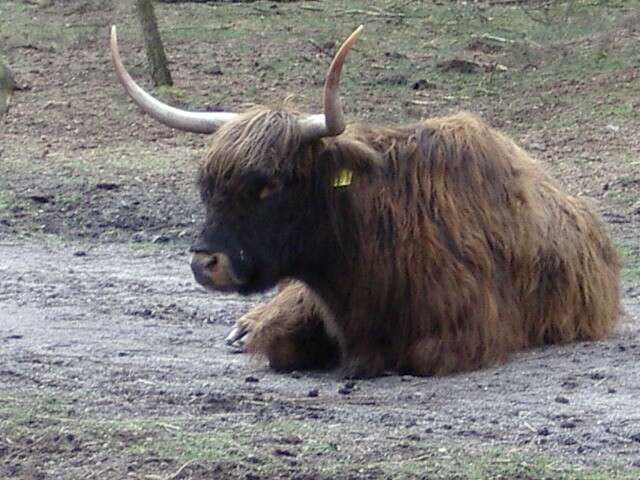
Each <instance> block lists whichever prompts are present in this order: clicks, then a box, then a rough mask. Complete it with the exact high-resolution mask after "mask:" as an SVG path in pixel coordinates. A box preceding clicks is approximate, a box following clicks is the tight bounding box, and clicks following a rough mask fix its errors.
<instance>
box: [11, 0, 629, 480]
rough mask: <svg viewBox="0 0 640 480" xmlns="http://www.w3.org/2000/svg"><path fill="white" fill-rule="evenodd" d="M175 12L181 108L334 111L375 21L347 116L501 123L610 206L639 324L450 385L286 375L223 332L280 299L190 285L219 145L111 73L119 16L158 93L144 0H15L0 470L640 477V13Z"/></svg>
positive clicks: (350, 84) (139, 65)
mask: <svg viewBox="0 0 640 480" xmlns="http://www.w3.org/2000/svg"><path fill="white" fill-rule="evenodd" d="M44 3H46V2H44ZM501 4H502V5H501ZM157 10H158V17H159V21H160V26H161V30H162V32H163V37H164V39H165V44H166V46H167V50H168V54H169V58H170V59H171V68H172V71H173V74H174V79H175V80H176V86H175V87H173V88H165V89H155V90H154V93H155V94H156V95H158V96H160V97H162V98H164V99H165V100H166V101H169V102H171V103H173V104H177V105H179V106H185V107H188V108H207V109H213V108H224V109H234V108H240V106H241V105H242V104H243V103H245V102H275V103H277V102H278V101H279V100H281V99H283V98H284V97H286V96H287V94H290V93H294V94H296V95H297V97H296V104H297V105H299V106H300V108H303V109H309V110H313V109H316V108H317V107H318V98H317V97H318V96H319V92H320V85H321V79H322V76H323V74H324V70H325V69H326V67H327V65H328V62H329V60H330V56H331V53H332V50H333V48H334V46H335V44H334V42H335V40H336V39H339V38H344V37H345V36H346V35H347V34H348V33H349V32H350V31H351V30H352V29H353V27H354V26H355V25H357V24H359V23H364V24H365V25H366V30H365V31H366V34H365V35H363V38H362V42H359V44H358V46H357V47H356V49H355V51H354V52H353V53H354V54H353V55H352V56H351V58H350V59H349V64H348V66H347V67H345V81H344V84H343V87H344V88H343V92H344V96H345V97H346V98H349V99H350V102H349V103H348V104H347V108H348V115H349V117H350V118H354V119H358V120H360V121H367V122H379V123H396V122H401V121H414V120H418V119H419V118H421V117H425V116H428V115H433V114H441V113H447V112H450V111H456V110H459V109H467V110H472V111H475V112H477V113H479V114H481V115H482V116H483V117H484V118H485V119H487V120H488V121H489V122H490V123H492V124H493V125H495V126H496V127H499V128H502V129H504V130H506V131H507V132H509V133H510V134H511V135H513V136H514V137H515V138H517V139H518V141H519V142H520V143H522V144H523V145H524V146H525V147H526V148H527V149H528V150H530V151H531V152H532V153H533V154H534V155H535V156H536V157H537V158H539V159H540V160H541V161H542V162H544V164H545V165H546V166H547V167H548V169H549V170H550V171H551V172H552V174H553V175H555V176H556V177H558V178H559V179H560V180H561V182H562V184H563V186H564V187H565V188H567V189H568V190H569V191H571V192H572V193H575V194H579V195H582V196H586V197H589V198H590V199H591V200H592V201H593V202H594V204H595V205H596V208H597V209H598V210H599V211H600V212H601V214H602V215H603V218H604V219H605V221H606V222H607V223H608V226H609V228H610V231H611V233H612V236H613V239H614V242H615V244H616V246H617V247H618V249H619V251H620V254H621V256H622V257H623V261H624V264H625V267H624V272H623V286H624V288H623V291H624V304H625V307H626V310H627V314H626V316H625V317H624V319H623V321H622V322H621V324H620V326H619V327H618V329H617V330H616V332H615V334H614V336H613V337H612V338H611V339H608V340H607V341H603V342H596V343H580V344H575V345H567V346H562V347H557V346H554V347H547V348H542V349H537V350H534V351H530V352H524V353H521V354H519V355H516V356H514V357H513V358H512V359H511V360H510V361H509V362H507V363H505V364H503V365H497V366H495V367H493V368H490V369H485V370H482V371H478V372H473V373H469V374H463V375H455V376H450V377H445V378H414V377H398V376H388V377H383V378H378V379H373V380H366V381H364V380H360V381H355V382H352V381H346V380H344V379H342V378H340V376H339V375H338V374H335V373H331V372H329V373H319V372H296V373H294V374H286V375H285V374H277V373H273V372H271V371H270V370H269V369H268V368H267V366H266V365H264V363H262V362H261V361H259V360H254V361H251V360H250V359H248V358H247V357H246V356H244V355H239V354H237V353H234V352H233V351H231V350H229V349H228V348H227V347H226V346H225V345H224V342H223V339H224V337H225V335H226V333H227V331H228V329H229V328H230V326H231V325H232V324H233V321H234V320H235V319H236V318H237V317H238V316H239V315H241V314H242V313H243V312H245V311H246V310H247V309H249V308H250V307H251V305H254V304H255V303H257V302H259V301H260V300H261V299H263V298H262V297H259V296H258V297H251V298H241V297H237V296H233V295H215V296H213V295H211V294H210V293H206V292H204V291H203V290H202V289H201V288H200V287H198V286H197V285H196V284H195V283H194V281H193V280H192V278H191V274H190V270H189V266H188V262H189V260H188V254H187V253H186V250H187V247H188V243H189V239H190V238H191V237H192V236H193V233H194V231H195V229H196V228H197V224H198V222H199V220H200V217H201V210H200V208H199V205H198V196H197V192H196V190H195V187H194V178H195V173H196V170H197V165H198V162H199V160H200V158H201V157H202V153H203V151H204V148H205V144H206V138H202V137H198V136H195V135H190V134H183V133H175V132H173V131H170V130H168V129H166V128H164V127H162V126H158V125H156V124H155V123H153V122H152V121H150V120H149V119H148V118H146V117H144V116H142V115H141V114H140V112H139V111H138V110H137V109H135V108H133V107H132V106H131V104H130V102H129V101H128V100H127V99H126V98H125V96H124V94H123V93H122V91H121V89H120V87H119V86H118V85H117V84H116V83H115V81H114V78H113V75H112V73H111V66H110V63H109V59H108V54H107V52H106V48H105V47H106V38H107V34H108V26H109V25H110V24H112V23H117V24H118V26H119V33H120V42H121V49H122V53H123V56H124V60H125V63H126V64H127V65H128V66H129V67H130V69H131V72H132V74H133V75H134V77H136V78H137V79H139V80H140V81H141V83H142V84H143V85H145V87H147V88H150V89H152V87H150V86H149V84H148V82H147V81H146V78H145V69H144V53H143V50H142V48H141V45H142V44H141V39H140V34H139V31H138V27H137V24H136V19H135V15H134V11H133V6H132V4H131V2H116V1H104V2H97V1H80V0H69V1H54V2H52V3H51V4H50V5H49V6H45V7H41V6H38V2H24V1H10V0H6V1H2V2H0V55H2V56H3V57H4V59H5V60H6V61H7V62H8V63H9V64H10V65H11V67H12V69H13V72H14V76H15V77H16V82H17V84H18V87H19V88H20V90H19V91H17V92H15V95H14V99H13V104H12V109H11V110H10V112H9V114H8V115H7V116H5V117H2V118H0V478H2V479H4V478H20V479H50V478H51V479H58V478H60V479H75V478H82V479H122V478H136V479H137V478H140V479H179V478H182V479H187V478H194V479H210V478H229V479H235V478H305V479H307V478H318V479H320V478H322V479H324V478H327V479H328V478H441V479H449V478H460V479H481V478H509V479H511V478H519V479H529V478H536V479H538V478H540V479H542V478H552V479H555V478H571V479H573V478H601V479H609V478H625V479H637V478H640V401H639V400H638V398H640V367H639V365H640V299H639V298H640V288H639V286H640V267H639V265H640V262H639V253H640V240H639V235H638V232H639V231H640V178H639V177H638V171H640V170H639V168H640V161H639V160H638V158H639V153H640V133H639V131H638V129H637V125H638V124H639V121H640V118H639V115H638V111H639V110H640V75H639V73H640V53H639V52H640V50H638V49H637V45H638V42H639V41H640V31H639V30H638V25H640V22H638V21H637V20H638V19H639V18H640V3H639V2H637V1H635V0H632V1H628V2H626V1H618V2H617V1H611V2H592V3H589V2H581V1H574V2H551V3H549V2H533V1H532V2H508V1H505V2H500V1H496V2H404V1H395V2H394V1H376V2H364V1H363V2H359V1H354V2H349V5H346V4H345V3H344V2H337V1H336V2H334V1H326V2H286V3H274V2H252V3H250V4H230V3H225V4H224V5H215V4H211V5H207V4H193V3H181V4H179V5H164V4H157ZM487 35H488V36H487ZM495 38H497V39H498V40H496V39H495ZM416 46H418V48H417V47H416ZM465 62H466V63H465ZM456 65H463V66H464V68H465V69H466V70H465V72H466V73H465V72H463V71H459V70H456V68H458V67H456Z"/></svg>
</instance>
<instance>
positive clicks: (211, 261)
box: [205, 254, 220, 268]
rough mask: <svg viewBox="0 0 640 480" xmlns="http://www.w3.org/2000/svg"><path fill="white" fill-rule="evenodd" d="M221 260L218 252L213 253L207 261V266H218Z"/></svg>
mask: <svg viewBox="0 0 640 480" xmlns="http://www.w3.org/2000/svg"><path fill="white" fill-rule="evenodd" d="M219 262H220V259H219V255H217V254H215V255H211V257H209V261H207V263H206V265H205V268H216V266H217V265H218V263H219Z"/></svg>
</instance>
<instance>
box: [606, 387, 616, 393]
mask: <svg viewBox="0 0 640 480" xmlns="http://www.w3.org/2000/svg"><path fill="white" fill-rule="evenodd" d="M617 391H618V390H616V389H615V388H613V387H609V388H608V389H607V393H616V392H617Z"/></svg>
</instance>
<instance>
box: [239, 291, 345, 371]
mask: <svg viewBox="0 0 640 480" xmlns="http://www.w3.org/2000/svg"><path fill="white" fill-rule="evenodd" d="M328 316H329V314H328V313H327V312H326V311H325V309H324V307H323V306H322V305H321V304H320V302H319V301H318V300H317V298H316V297H315V296H314V295H313V294H312V293H311V292H310V291H309V290H308V289H307V287H305V286H304V285H303V284H301V283H298V282H291V283H289V284H287V285H286V286H285V287H284V288H283V289H282V290H281V291H280V292H278V294H277V295H276V296H275V297H274V298H273V299H272V300H271V301H269V302H267V303H265V304H262V305H259V306H257V307H256V308H254V309H253V310H251V311H250V312H248V313H247V314H246V315H244V316H242V317H241V318H240V319H238V321H237V322H236V325H235V326H234V327H233V329H232V330H231V332H230V333H229V336H228V337H227V343H228V344H230V345H234V346H238V347H240V348H242V349H243V350H244V351H246V352H248V353H250V354H254V355H262V356H265V357H266V358H267V359H268V360H269V364H270V365H271V367H272V368H274V369H276V370H283V371H291V370H306V369H322V368H331V367H333V366H335V365H337V364H338V363H339V361H340V348H339V346H338V342H337V340H336V338H335V336H331V335H329V334H328V333H327V328H326V326H325V325H326V324H327V323H326V321H327V320H328V318H327V317H328Z"/></svg>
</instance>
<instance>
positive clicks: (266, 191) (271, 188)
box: [258, 183, 278, 200]
mask: <svg viewBox="0 0 640 480" xmlns="http://www.w3.org/2000/svg"><path fill="white" fill-rule="evenodd" d="M277 191H278V187H277V186H276V185H275V184H273V183H267V184H265V185H264V186H263V187H262V188H261V189H260V193H259V194H258V198H259V199H260V200H264V199H265V198H267V197H269V196H271V195H272V194H274V193H275V192H277Z"/></svg>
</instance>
